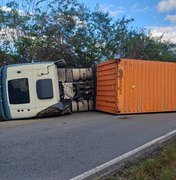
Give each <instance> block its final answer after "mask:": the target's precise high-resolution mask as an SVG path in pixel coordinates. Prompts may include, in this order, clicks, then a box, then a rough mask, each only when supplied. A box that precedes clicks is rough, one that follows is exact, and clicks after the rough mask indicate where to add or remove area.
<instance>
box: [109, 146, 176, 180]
mask: <svg viewBox="0 0 176 180" xmlns="http://www.w3.org/2000/svg"><path fill="white" fill-rule="evenodd" d="M175 179H176V144H172V145H168V146H167V147H166V148H164V150H163V151H162V152H161V153H160V154H159V155H158V156H157V157H154V158H148V159H145V160H144V161H142V162H141V163H140V164H138V165H135V166H133V167H131V168H130V169H128V170H125V172H124V174H122V176H121V177H119V176H117V175H116V176H112V177H109V178H108V180H175Z"/></svg>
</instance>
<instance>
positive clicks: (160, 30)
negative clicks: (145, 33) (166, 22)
mask: <svg viewBox="0 0 176 180" xmlns="http://www.w3.org/2000/svg"><path fill="white" fill-rule="evenodd" d="M150 30H151V35H152V36H153V37H160V36H162V35H163V40H165V41H169V42H172V43H176V26H170V27H152V28H150Z"/></svg>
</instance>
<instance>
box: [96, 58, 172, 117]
mask: <svg viewBox="0 0 176 180" xmlns="http://www.w3.org/2000/svg"><path fill="white" fill-rule="evenodd" d="M96 110H99V111H104V112H109V113H113V114H128V113H146V112H168V111H176V63H169V62H160V61H144V60H134V59H120V60H110V61H107V62H103V63H101V64H99V65H97V91H96Z"/></svg>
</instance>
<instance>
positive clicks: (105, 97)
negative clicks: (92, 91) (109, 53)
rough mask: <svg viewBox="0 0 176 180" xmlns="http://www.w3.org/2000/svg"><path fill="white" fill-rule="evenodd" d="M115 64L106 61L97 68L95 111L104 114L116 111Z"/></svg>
mask: <svg viewBox="0 0 176 180" xmlns="http://www.w3.org/2000/svg"><path fill="white" fill-rule="evenodd" d="M116 71H117V62H116V61H108V62H104V63H102V64H99V65H98V68H97V93H96V94H97V97H96V109H98V110H101V111H105V112H110V113H111V112H115V111H116V107H117V106H116V102H117V101H116V99H117V98H116V95H117V93H116V86H117V83H116V80H117V77H116V76H117V73H116Z"/></svg>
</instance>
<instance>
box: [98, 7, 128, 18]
mask: <svg viewBox="0 0 176 180" xmlns="http://www.w3.org/2000/svg"><path fill="white" fill-rule="evenodd" d="M99 8H100V10H101V11H103V12H105V13H107V12H108V13H109V15H110V16H112V17H117V16H118V15H119V14H121V13H123V12H125V10H124V7H117V8H115V7H114V6H113V5H107V4H101V5H100V7H99Z"/></svg>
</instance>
